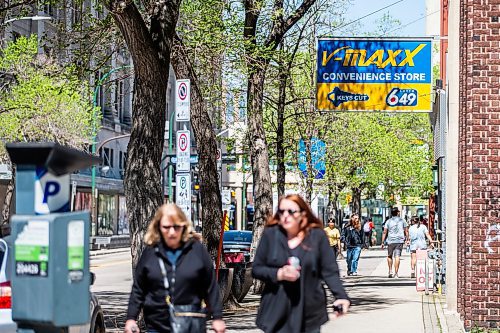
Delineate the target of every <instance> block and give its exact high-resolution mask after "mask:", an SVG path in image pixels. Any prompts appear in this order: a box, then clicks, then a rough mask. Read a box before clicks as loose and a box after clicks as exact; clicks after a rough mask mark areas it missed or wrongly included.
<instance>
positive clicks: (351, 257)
mask: <svg viewBox="0 0 500 333" xmlns="http://www.w3.org/2000/svg"><path fill="white" fill-rule="evenodd" d="M341 238H342V241H343V243H344V244H345V246H346V247H347V257H346V261H347V275H348V276H349V275H354V276H356V275H358V262H359V256H360V255H361V246H363V231H362V230H361V223H360V222H359V215H358V214H353V215H352V216H351V221H350V224H349V226H348V227H347V228H345V229H344V230H343V232H342V236H341Z"/></svg>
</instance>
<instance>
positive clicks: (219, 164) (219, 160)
mask: <svg viewBox="0 0 500 333" xmlns="http://www.w3.org/2000/svg"><path fill="white" fill-rule="evenodd" d="M221 169H222V150H221V149H220V148H217V170H221Z"/></svg>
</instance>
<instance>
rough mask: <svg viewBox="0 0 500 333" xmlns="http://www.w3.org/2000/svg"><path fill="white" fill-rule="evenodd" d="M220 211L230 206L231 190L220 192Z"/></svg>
mask: <svg viewBox="0 0 500 333" xmlns="http://www.w3.org/2000/svg"><path fill="white" fill-rule="evenodd" d="M221 199H222V209H229V207H230V206H231V190H222V193H221Z"/></svg>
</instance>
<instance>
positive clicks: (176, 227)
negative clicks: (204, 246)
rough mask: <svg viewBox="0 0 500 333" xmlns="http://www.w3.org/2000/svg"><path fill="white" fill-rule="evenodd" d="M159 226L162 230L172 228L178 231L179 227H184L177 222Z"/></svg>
mask: <svg viewBox="0 0 500 333" xmlns="http://www.w3.org/2000/svg"><path fill="white" fill-rule="evenodd" d="M161 228H162V229H163V230H166V231H170V229H171V228H174V231H176V232H177V231H180V230H181V229H183V228H184V226H183V225H178V224H174V225H162V226H161Z"/></svg>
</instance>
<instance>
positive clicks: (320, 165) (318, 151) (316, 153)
mask: <svg viewBox="0 0 500 333" xmlns="http://www.w3.org/2000/svg"><path fill="white" fill-rule="evenodd" d="M325 153H326V144H325V142H324V141H321V140H320V139H318V138H314V137H313V138H311V165H312V167H313V171H314V172H315V175H314V179H323V178H324V176H325V172H326V163H325ZM299 169H300V171H302V174H303V175H304V177H308V175H307V154H306V144H305V142H304V140H302V139H301V140H300V141H299Z"/></svg>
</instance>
